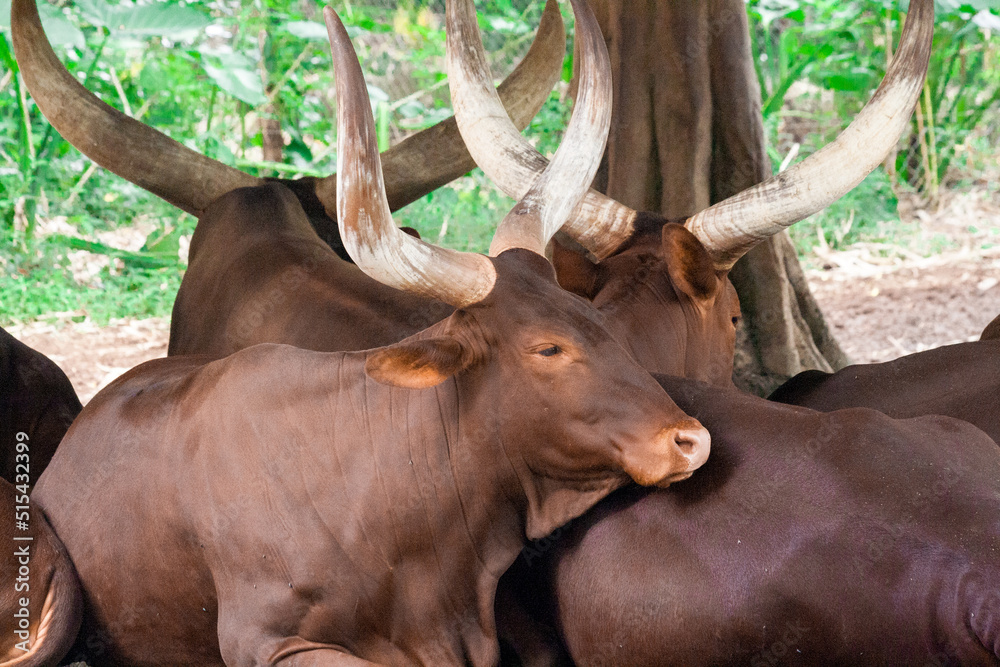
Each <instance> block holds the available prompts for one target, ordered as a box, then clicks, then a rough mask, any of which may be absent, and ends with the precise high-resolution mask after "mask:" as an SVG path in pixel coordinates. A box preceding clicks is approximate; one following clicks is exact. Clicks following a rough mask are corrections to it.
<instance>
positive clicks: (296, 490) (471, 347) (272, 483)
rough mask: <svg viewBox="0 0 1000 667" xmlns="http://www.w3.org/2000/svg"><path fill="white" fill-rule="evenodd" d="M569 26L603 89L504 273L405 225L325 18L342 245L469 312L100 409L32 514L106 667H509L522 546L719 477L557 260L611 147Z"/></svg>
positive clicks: (104, 401) (599, 45) (151, 375)
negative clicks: (550, 257) (511, 573)
mask: <svg viewBox="0 0 1000 667" xmlns="http://www.w3.org/2000/svg"><path fill="white" fill-rule="evenodd" d="M574 10H575V11H576V12H577V25H578V28H577V30H578V36H577V39H578V40H579V42H580V45H581V67H583V68H585V70H587V71H591V70H592V69H596V70H597V74H596V75H595V76H594V77H593V79H592V82H591V83H589V84H587V85H585V86H584V87H583V88H582V90H581V98H580V103H579V105H578V108H577V110H576V111H575V113H574V115H573V119H572V121H571V123H570V129H569V131H568V133H567V137H566V138H565V141H564V142H563V145H562V147H561V148H560V150H559V152H558V153H557V154H556V156H555V158H554V160H553V162H552V165H551V166H550V168H549V169H547V170H546V171H545V173H544V174H543V175H542V176H541V177H540V178H539V180H538V183H537V184H536V187H535V188H533V189H532V190H531V192H529V193H528V195H527V196H526V197H525V198H524V199H522V201H521V202H520V203H519V204H518V205H517V206H516V207H515V208H514V210H513V211H511V213H510V214H508V216H507V217H506V218H505V220H504V222H503V223H502V224H501V225H500V227H499V229H498V231H497V233H496V236H495V238H494V243H493V256H492V257H490V258H487V257H483V256H480V255H473V254H468V253H458V252H455V251H447V250H444V249H440V248H436V247H434V246H431V245H428V244H425V243H423V242H421V241H419V240H417V239H414V238H413V237H410V236H407V235H405V234H403V233H402V232H400V231H399V230H398V229H397V228H396V227H395V226H394V225H393V223H392V218H391V216H390V212H389V206H388V202H387V199H386V197H385V191H384V185H383V183H382V179H381V174H380V169H379V163H378V152H377V143H376V140H375V125H374V119H373V118H372V115H371V107H370V105H369V101H368V96H367V91H366V87H365V83H364V79H363V77H362V75H361V70H360V66H359V65H358V61H357V57H356V55H355V54H354V51H353V49H352V48H351V45H350V41H349V38H348V37H347V32H346V30H345V29H344V27H343V25H342V24H341V23H340V22H339V20H337V19H336V18H335V15H334V14H333V12H332V11H331V10H329V9H327V10H326V13H327V21H328V25H329V28H330V33H331V42H332V44H333V51H334V63H335V68H336V80H337V93H338V94H337V100H338V107H339V113H338V124H339V131H338V140H339V161H340V165H339V166H340V169H339V173H340V180H339V183H338V197H337V199H338V213H339V215H338V224H339V225H340V228H341V238H342V239H343V241H344V242H345V245H346V246H347V247H348V250H349V252H350V253H351V255H352V257H354V259H355V260H356V262H357V264H358V266H359V267H361V268H362V269H363V270H365V271H366V272H367V273H369V274H371V275H373V276H375V277H377V278H378V279H379V280H382V281H385V282H387V283H388V284H391V285H393V286H394V287H396V288H398V289H404V290H407V291H413V292H418V293H422V294H426V295H429V296H432V297H434V298H437V299H439V300H441V301H443V302H445V303H448V304H450V305H452V306H453V307H455V308H456V311H455V312H454V314H452V315H451V316H449V317H448V318H447V319H445V320H444V321H442V322H440V323H439V324H436V325H434V326H433V327H431V328H430V329H428V330H427V331H425V332H422V333H421V334H419V335H417V336H414V337H412V338H409V339H407V340H404V341H403V342H401V343H398V344H396V345H393V346H389V347H384V348H380V349H377V350H372V351H366V352H354V353H343V352H341V353H320V352H313V351H307V350H302V349H298V348H293V347H290V346H284V345H258V346H254V347H252V348H249V349H246V350H242V351H240V352H237V353H235V354H233V355H230V356H228V357H226V358H224V359H221V360H217V361H210V360H208V359H207V358H205V357H172V358H167V359H162V360H158V361H153V362H149V363H147V364H144V365H142V366H139V367H138V368H136V369H133V370H132V371H130V372H129V373H126V374H125V375H124V376H122V377H121V378H119V379H118V380H117V381H115V382H114V383H112V384H111V385H110V386H109V387H108V388H107V389H105V390H104V391H102V392H101V393H100V394H98V396H97V397H95V398H94V400H93V401H91V403H90V404H89V405H88V406H87V408H86V409H85V410H84V412H83V413H82V414H81V416H80V417H79V418H78V419H77V421H76V423H75V424H74V426H73V428H72V429H71V430H70V432H69V433H68V434H67V436H66V439H65V440H64V442H63V444H62V446H61V447H60V449H59V451H58V453H57V454H56V457H55V458H54V459H53V462H52V465H51V466H50V467H49V469H48V470H47V471H46V472H45V474H44V475H43V477H42V479H41V481H40V482H39V484H38V487H37V488H36V491H35V499H36V500H37V502H38V503H39V504H40V505H41V506H42V507H43V508H44V509H45V511H46V513H47V514H48V515H49V517H50V519H51V522H52V524H53V527H54V528H55V530H56V531H57V533H58V534H59V535H60V537H61V538H62V540H63V542H64V544H65V545H66V547H67V550H68V551H69V553H70V555H71V557H72V558H73V561H74V564H75V565H76V568H77V571H78V573H79V576H80V579H81V582H82V585H83V587H84V590H85V592H86V610H85V632H86V633H93V634H95V635H97V636H100V637H102V646H103V647H104V649H105V653H104V654H103V655H101V656H98V658H99V660H100V661H102V662H104V661H108V662H116V663H141V664H165V665H175V664H201V665H204V664H221V663H222V662H223V661H225V662H226V663H228V664H281V665H302V664H327V665H348V664H350V665H361V664H372V663H381V664H414V663H420V664H435V665H445V664H455V665H457V664H475V665H487V664H494V663H495V662H496V659H497V643H496V638H495V633H494V621H493V594H494V590H495V585H496V581H497V579H498V577H499V576H500V574H501V573H502V572H503V571H504V570H505V569H506V568H507V567H508V566H509V565H510V563H511V562H512V561H513V560H514V559H515V558H516V557H517V554H518V552H519V551H520V549H521V547H522V545H523V540H524V536H525V534H527V535H528V536H529V537H538V536H541V535H545V534H547V533H548V532H550V531H551V530H552V529H553V528H554V527H555V526H558V525H561V524H562V523H564V522H565V521H567V520H569V519H571V518H572V517H574V516H578V515H579V514H580V513H582V512H583V511H585V510H586V509H587V508H588V507H590V506H591V505H593V503H594V502H596V501H597V500H599V499H600V498H601V497H603V496H605V495H606V494H607V493H609V492H610V491H612V490H614V489H615V488H618V487H620V486H622V485H623V484H625V483H627V482H629V481H636V482H639V483H641V484H644V485H658V486H666V485H669V484H670V483H671V482H673V481H676V480H679V479H684V478H686V477H688V476H689V475H690V474H691V473H692V472H693V471H694V469H695V468H697V467H698V466H699V465H701V463H703V462H704V460H705V458H706V457H707V454H708V438H707V433H706V432H705V431H704V429H702V428H701V426H700V425H698V424H697V423H696V422H694V421H693V420H691V419H689V418H687V417H686V416H685V415H684V414H683V413H681V412H680V411H679V410H677V409H676V407H675V406H674V405H673V403H671V401H670V399H669V397H668V395H667V394H666V393H665V392H664V391H663V390H662V388H661V387H660V386H659V385H658V384H657V383H656V382H655V381H654V380H653V379H652V378H651V377H650V376H649V374H648V373H646V372H645V371H644V370H643V369H642V368H641V367H639V366H638V364H636V363H635V361H634V360H632V359H631V358H630V357H629V356H628V354H627V352H626V351H625V350H624V349H623V348H622V347H621V346H620V345H619V344H618V343H616V342H614V340H613V339H612V338H611V337H610V336H609V335H608V332H607V329H606V328H605V326H604V324H603V319H602V317H601V316H600V315H599V314H598V313H597V312H596V310H595V309H594V308H593V306H592V305H590V304H589V303H587V302H586V301H585V300H583V299H580V298H578V297H576V296H573V295H571V294H568V293H566V292H565V291H564V290H562V289H561V288H560V287H559V286H558V284H557V283H556V281H555V277H554V275H553V271H552V269H551V266H550V265H549V263H548V262H547V261H546V259H545V258H544V257H543V256H542V254H541V253H542V252H543V251H544V248H545V245H546V244H547V242H548V240H549V238H550V237H551V235H552V234H553V233H554V232H555V231H556V230H557V229H558V228H559V226H560V225H561V224H562V222H563V220H564V218H565V216H566V215H567V214H568V212H569V211H570V210H572V207H573V206H574V205H575V204H576V202H577V201H578V200H579V198H580V197H582V196H583V193H584V192H585V191H586V187H587V184H588V183H589V182H590V180H591V179H592V178H593V174H594V173H595V171H596V169H597V166H598V164H599V162H600V158H601V154H602V152H603V146H604V142H605V140H606V137H607V132H608V128H609V117H610V116H609V113H608V110H607V104H608V101H609V100H608V97H609V95H610V80H609V78H608V71H609V69H610V64H609V62H608V59H607V52H606V50H605V48H604V43H603V40H602V38H601V36H600V31H599V29H598V27H597V22H596V20H595V19H594V17H593V15H592V14H591V13H590V12H589V8H588V7H587V5H586V3H585V2H584V0H574ZM369 661H370V662H369Z"/></svg>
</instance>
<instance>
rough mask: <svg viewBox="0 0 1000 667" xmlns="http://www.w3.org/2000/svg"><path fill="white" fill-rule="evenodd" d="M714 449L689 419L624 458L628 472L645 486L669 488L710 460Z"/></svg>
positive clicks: (708, 437)
mask: <svg viewBox="0 0 1000 667" xmlns="http://www.w3.org/2000/svg"><path fill="white" fill-rule="evenodd" d="M711 448H712V438H711V436H709V434H708V431H706V430H705V427H703V426H702V425H701V424H700V423H699V422H698V420H696V419H693V418H690V417H688V418H687V419H684V420H681V421H680V422H679V423H676V424H674V425H672V426H668V427H665V428H662V429H661V430H660V431H659V432H658V433H657V434H656V436H655V437H653V438H652V439H651V440H646V441H644V443H643V444H642V445H640V446H638V447H635V448H633V449H631V450H630V451H629V452H628V453H627V454H626V456H625V462H624V463H625V465H624V468H625V472H626V473H627V474H628V476H629V477H631V478H632V479H633V480H635V481H636V482H637V483H638V484H641V485H642V486H659V487H668V486H670V485H671V484H673V483H674V482H680V481H681V480H685V479H687V478H688V477H690V476H691V475H692V474H693V473H694V471H695V470H697V469H698V468H699V467H701V465H702V464H703V463H705V461H707V460H708V454H709V451H710V450H711Z"/></svg>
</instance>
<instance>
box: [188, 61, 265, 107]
mask: <svg viewBox="0 0 1000 667" xmlns="http://www.w3.org/2000/svg"><path fill="white" fill-rule="evenodd" d="M202 67H204V68H205V73H206V74H208V76H210V77H211V78H212V81H214V82H215V85H217V86H218V87H219V88H221V89H222V90H224V91H226V92H227V93H229V94H230V95H232V96H233V97H235V98H237V99H240V100H243V101H244V102H246V103H247V104H249V105H251V106H260V105H261V104H264V103H265V102H267V97H266V96H265V95H264V85H263V84H262V83H261V80H260V74H259V73H257V72H256V71H254V70H249V69H244V68H242V67H216V66H214V65H210V64H208V63H203V64H202Z"/></svg>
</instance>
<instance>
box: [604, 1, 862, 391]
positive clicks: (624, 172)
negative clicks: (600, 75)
mask: <svg viewBox="0 0 1000 667" xmlns="http://www.w3.org/2000/svg"><path fill="white" fill-rule="evenodd" d="M590 1H591V6H592V7H593V8H594V11H595V13H596V14H597V18H598V21H599V22H600V23H601V28H602V30H603V32H604V35H605V39H606V41H607V43H608V50H609V53H610V55H611V67H612V74H613V76H614V89H615V90H614V105H615V106H614V115H613V118H612V128H611V135H610V137H609V140H608V150H607V154H606V156H605V163H604V165H603V166H602V170H601V173H600V174H599V175H598V179H597V187H599V188H601V189H602V190H603V191H604V192H606V193H607V194H608V195H610V196H612V197H614V198H615V199H617V200H618V201H620V202H622V203H624V204H626V205H628V206H631V207H633V208H637V209H640V210H647V211H658V212H660V213H661V214H663V215H665V216H667V217H670V218H681V217H686V216H690V215H693V214H694V213H697V212H698V211H700V210H702V209H704V208H706V207H708V206H709V205H710V204H713V203H715V202H717V201H721V200H723V199H726V198H727V197H730V196H732V195H734V194H736V193H738V192H740V191H742V190H744V189H746V188H748V187H750V186H752V185H755V184H756V183H759V182H761V181H763V180H765V179H766V178H768V177H769V176H770V175H771V163H770V160H769V159H768V156H767V152H766V150H765V135H764V126H763V118H762V115H761V92H760V87H759V85H758V82H757V77H756V75H755V72H754V64H753V59H752V55H751V50H750V35H749V27H748V20H747V15H746V6H745V4H744V1H743V0H590ZM730 278H731V279H732V281H733V284H734V285H735V286H736V289H737V291H738V292H739V295H740V301H741V304H742V308H743V316H744V317H743V325H742V327H741V330H740V331H739V332H738V335H737V353H736V367H735V371H734V378H733V379H734V380H735V382H736V384H737V386H738V387H740V388H741V389H744V390H747V391H751V392H754V393H757V394H760V395H766V394H768V393H770V391H771V390H773V389H774V388H776V387H777V386H778V385H780V384H781V383H782V382H784V381H785V380H787V379H788V378H789V377H791V376H792V375H795V374H796V373H798V372H800V371H803V370H806V369H809V368H816V369H820V370H826V371H829V370H833V369H837V368H841V367H843V366H844V365H846V364H847V363H848V360H847V357H846V356H845V355H844V353H843V351H842V350H841V349H840V347H839V346H838V344H837V342H836V341H835V340H834V338H833V336H832V335H831V333H830V330H829V328H828V327H827V325H826V323H825V321H824V319H823V316H822V313H821V312H820V309H819V307H818V305H817V304H816V302H815V300H814V299H813V296H812V294H811V292H810V291H809V287H808V285H807V283H806V281H805V277H804V275H803V273H802V269H801V267H800V266H799V262H798V259H797V258H796V256H795V251H794V248H793V247H792V244H791V242H790V241H789V239H788V237H787V235H786V234H781V235H779V236H777V237H775V238H773V239H771V240H770V241H769V242H766V243H762V244H761V245H759V246H757V247H756V248H755V249H754V250H752V251H751V252H750V253H748V254H747V256H746V257H744V258H743V259H742V260H741V261H740V262H739V263H738V264H737V265H736V266H735V267H734V268H733V270H732V272H731V273H730Z"/></svg>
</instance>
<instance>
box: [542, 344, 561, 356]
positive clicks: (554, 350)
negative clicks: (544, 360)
mask: <svg viewBox="0 0 1000 667" xmlns="http://www.w3.org/2000/svg"><path fill="white" fill-rule="evenodd" d="M560 352H562V350H561V349H559V346H558V345H553V346H552V347H547V348H545V349H544V350H539V351H538V354H540V355H542V356H543V357H554V356H556V355H557V354H559V353H560Z"/></svg>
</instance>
